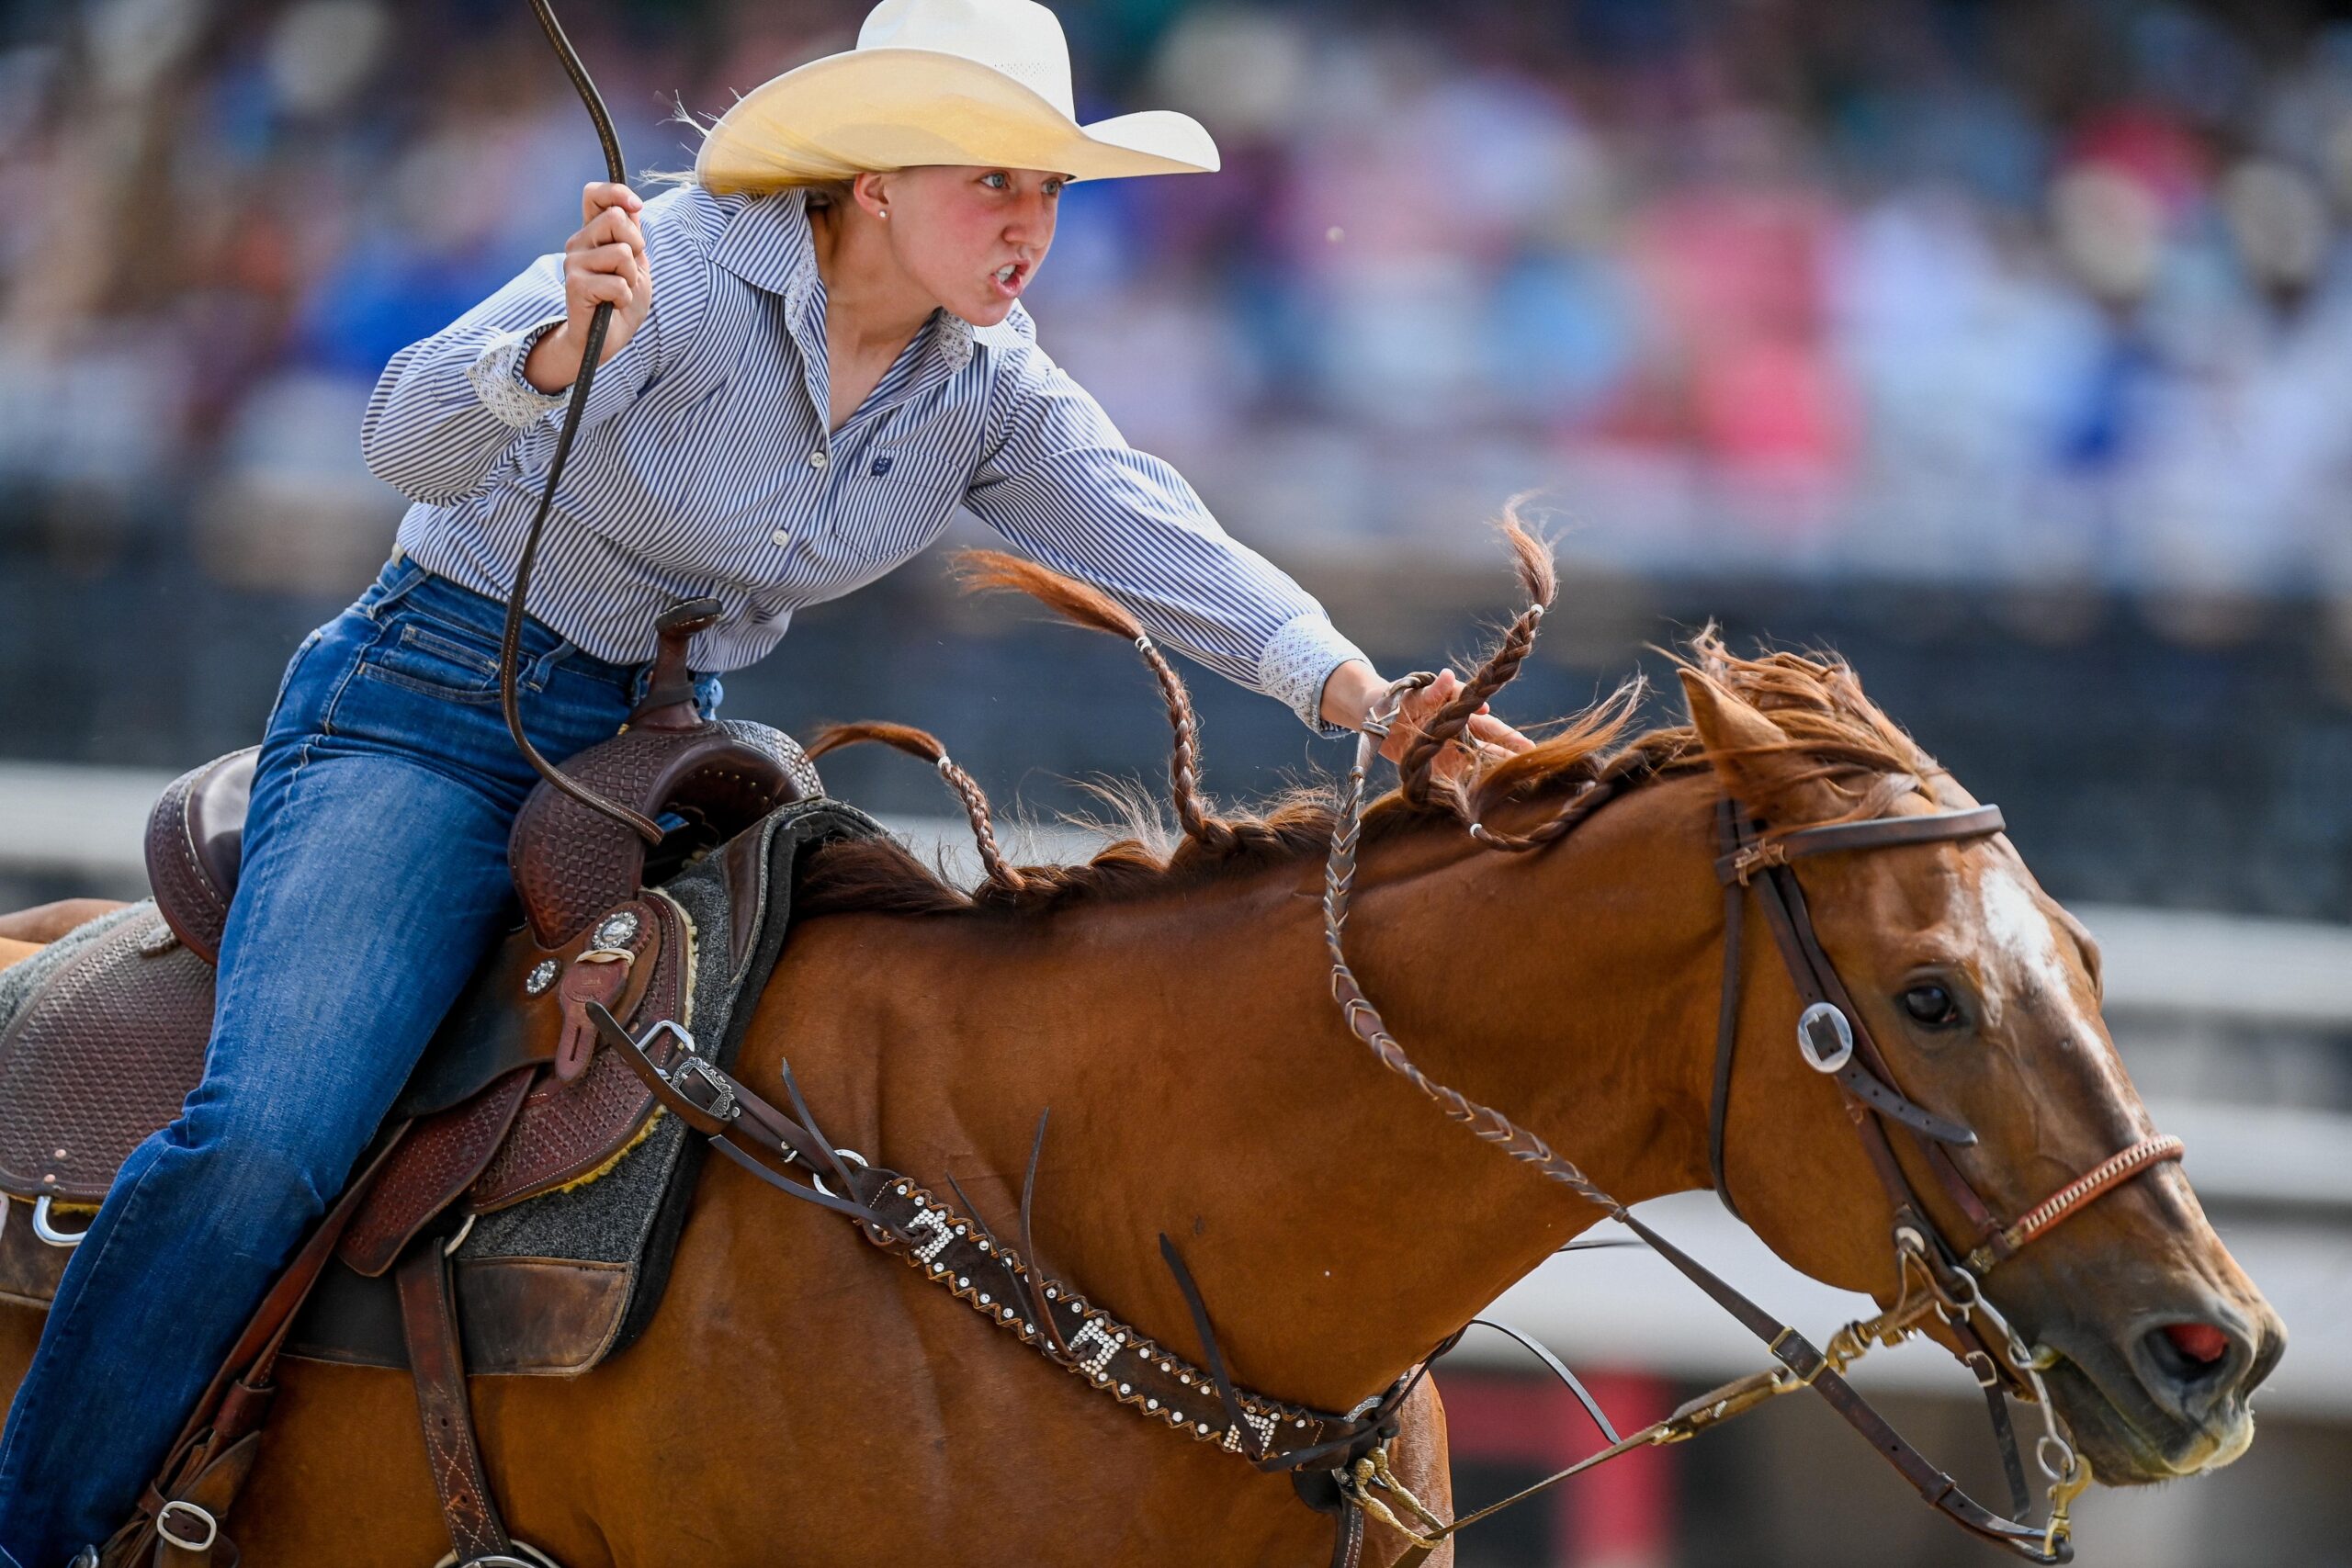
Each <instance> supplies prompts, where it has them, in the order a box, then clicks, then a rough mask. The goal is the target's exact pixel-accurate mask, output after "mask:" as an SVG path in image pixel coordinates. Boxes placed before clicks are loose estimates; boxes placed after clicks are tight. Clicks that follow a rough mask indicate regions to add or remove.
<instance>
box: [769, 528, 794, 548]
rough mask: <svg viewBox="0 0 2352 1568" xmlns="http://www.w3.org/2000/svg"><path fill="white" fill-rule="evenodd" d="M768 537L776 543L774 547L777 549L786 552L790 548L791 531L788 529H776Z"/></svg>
mask: <svg viewBox="0 0 2352 1568" xmlns="http://www.w3.org/2000/svg"><path fill="white" fill-rule="evenodd" d="M768 537H769V538H771V539H774V540H775V542H776V547H777V548H779V549H786V550H788V549H790V548H791V547H792V530H791V529H789V528H778V529H777V530H776V531H775V533H773V534H770V535H769V536H768Z"/></svg>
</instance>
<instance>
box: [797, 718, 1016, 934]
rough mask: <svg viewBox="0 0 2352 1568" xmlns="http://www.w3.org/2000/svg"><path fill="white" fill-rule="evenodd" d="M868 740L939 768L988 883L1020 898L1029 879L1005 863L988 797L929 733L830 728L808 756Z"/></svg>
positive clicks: (869, 725)
mask: <svg viewBox="0 0 2352 1568" xmlns="http://www.w3.org/2000/svg"><path fill="white" fill-rule="evenodd" d="M869 741H870V742H874V743H876V744H879V745H883V746H888V747H890V748H891V749H893V750H899V751H904V752H905V753H906V754H907V755H908V756H910V757H920V758H922V760H923V761H926V762H929V763H930V764H931V765H932V766H933V767H934V768H936V769H938V770H939V776H940V777H941V778H943V779H945V780H946V781H947V787H948V788H950V789H952V790H954V791H955V792H956V798H957V799H958V800H960V801H962V802H963V803H964V816H965V818H966V819H967V821H969V822H970V823H971V825H972V840H973V842H974V843H975V845H976V846H977V847H978V850H979V854H980V865H981V867H982V869H983V870H984V871H985V872H986V873H987V879H988V880H989V882H992V883H994V884H996V885H997V886H1000V887H1002V888H1004V889H1006V890H1007V891H1008V892H1014V893H1017V892H1019V891H1020V890H1021V889H1022V888H1023V887H1025V886H1028V879H1027V878H1026V877H1024V876H1023V875H1022V874H1021V868H1020V867H1018V866H1016V865H1014V864H1012V863H1011V862H1010V861H1008V860H1006V859H1005V858H1004V854H1003V852H1002V851H1001V850H1000V849H999V848H998V846H997V841H996V817H995V814H994V813H993V812H991V811H990V810H989V797H988V795H987V793H986V792H985V791H983V790H982V789H981V788H980V785H979V781H978V780H977V779H975V778H973V777H972V775H971V774H969V773H966V772H965V771H964V770H963V769H962V768H960V767H957V766H956V763H955V762H954V761H953V760H951V759H950V758H949V757H948V755H947V748H946V747H944V746H943V745H941V744H940V742H939V738H938V737H937V736H935V735H933V734H932V733H931V732H930V731H928V730H922V729H917V728H914V727H913V726H912V725H909V724H890V723H887V722H885V721H882V720H879V719H874V720H869V721H867V722H866V723H864V724H834V725H828V726H826V727H825V728H823V729H821V730H820V731H818V733H817V738H816V739H815V741H814V742H812V743H811V744H810V745H809V757H810V759H811V760H814V759H816V758H818V757H821V756H823V755H824V754H825V753H826V752H828V751H838V750H841V749H842V747H844V746H856V745H860V744H864V743H866V742H869Z"/></svg>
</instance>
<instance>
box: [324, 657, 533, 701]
mask: <svg viewBox="0 0 2352 1568" xmlns="http://www.w3.org/2000/svg"><path fill="white" fill-rule="evenodd" d="M356 674H357V675H358V676H359V678H360V679H361V680H363V681H380V682H383V683H384V684H385V685H387V686H398V687H400V688H401V690H402V691H408V692H415V693H417V694H420V695H423V696H427V697H438V698H440V699H441V700H442V701H443V702H449V703H463V704H464V705H467V706H468V707H488V706H489V705H491V704H492V703H494V702H496V701H498V688H497V687H495V686H492V687H491V688H490V689H489V690H488V691H482V692H469V691H466V690H463V689H462V688H459V687H457V686H442V685H436V684H435V683H434V682H431V681H427V680H424V678H422V677H421V676H416V675H404V674H402V673H401V671H397V670H387V669H385V668H384V667H383V666H381V665H379V664H368V663H362V664H361V665H360V666H359V667H358V669H357V671H356Z"/></svg>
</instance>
